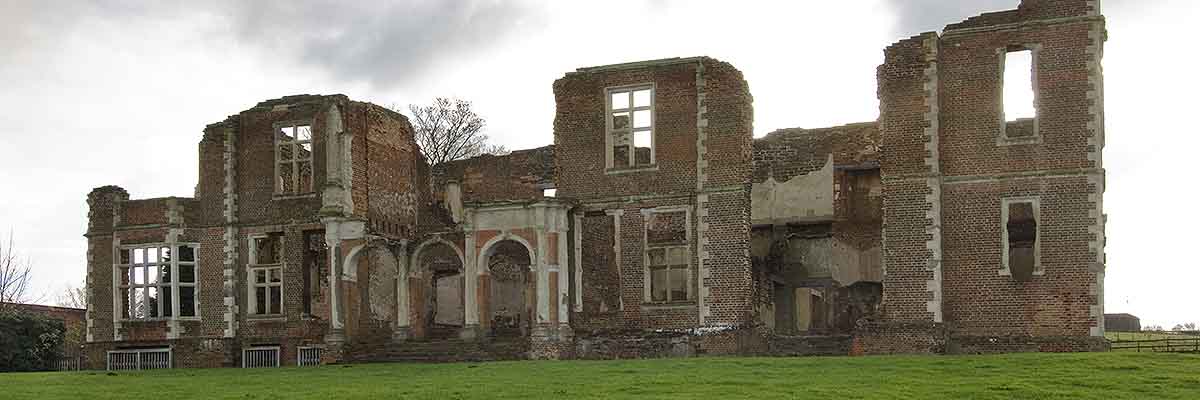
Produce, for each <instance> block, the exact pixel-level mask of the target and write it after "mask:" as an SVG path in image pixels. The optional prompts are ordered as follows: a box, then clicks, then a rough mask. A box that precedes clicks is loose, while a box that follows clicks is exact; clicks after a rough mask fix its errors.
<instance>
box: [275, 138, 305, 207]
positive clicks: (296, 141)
mask: <svg viewBox="0 0 1200 400" xmlns="http://www.w3.org/2000/svg"><path fill="white" fill-rule="evenodd" d="M312 142H313V136H312V127H311V126H309V125H301V124H284V125H276V128H275V193H276V194H279V195H297V194H306V193H312V192H313V144H312Z"/></svg>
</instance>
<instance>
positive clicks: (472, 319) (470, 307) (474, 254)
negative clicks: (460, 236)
mask: <svg viewBox="0 0 1200 400" xmlns="http://www.w3.org/2000/svg"><path fill="white" fill-rule="evenodd" d="M471 217H474V215H471ZM468 228H469V226H468ZM465 235H466V237H465V239H464V241H463V243H464V246H463V257H464V258H466V259H465V260H463V314H464V315H463V330H462V332H460V333H459V337H460V338H462V339H464V340H475V339H478V338H479V336H480V335H479V333H480V332H479V299H478V296H477V295H478V290H479V289H478V288H479V275H480V274H481V271H484V270H485V269H486V267H484V266H483V265H480V263H484V262H487V260H483V259H481V258H483V257H480V255H479V251H478V249H476V248H475V232H473V231H471V230H467V232H466V233H465Z"/></svg>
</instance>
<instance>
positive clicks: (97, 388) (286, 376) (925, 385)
mask: <svg viewBox="0 0 1200 400" xmlns="http://www.w3.org/2000/svg"><path fill="white" fill-rule="evenodd" d="M715 397H720V398H812V399H964V398H970V399H1013V398H1019V399H1079V398H1094V399H1147V398H1153V399H1197V398H1200V356H1196V355H1183V354H1133V353H1106V354H1013V355H999V356H900V357H856V358H851V357H839V358H696V359H667V360H630V361H570V362H553V361H537V362H534V361H530V362H501V363H482V364H371V365H365V364H364V365H351V366H327V367H320V368H306V369H299V368H283V369H258V370H245V369H203V370H197V369H177V370H164V371H148V372H142V373H117V374H112V375H110V374H107V373H105V372H103V371H95V372H86V371H85V372H69V373H20V374H0V398H5V399H8V398H17V399H60V398H61V399H89V400H91V399H116V398H151V399H192V398H195V399H211V398H225V399H235V398H236V399H289V400H291V399H330V398H416V399H459V398H463V399H496V398H508V399H526V400H529V399H577V398H587V399H592V398H596V399H603V398H669V399H697V398H715Z"/></svg>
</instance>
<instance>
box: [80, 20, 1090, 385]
mask: <svg viewBox="0 0 1200 400" xmlns="http://www.w3.org/2000/svg"><path fill="white" fill-rule="evenodd" d="M1106 37H1107V33H1106V31H1105V20H1104V18H1103V16H1102V15H1101V14H1100V10H1099V2H1098V1H1089V0H1058V1H1048V0H1024V1H1021V2H1020V4H1019V5H1018V7H1017V8H1016V9H1015V10H1011V11H1003V12H997V13H988V14H983V15H980V16H977V17H974V18H970V19H968V20H966V21H964V22H961V23H957V24H952V25H949V26H947V27H946V29H945V31H944V32H943V33H941V34H938V33H932V32H930V33H922V34H919V35H916V36H913V37H911V38H908V39H904V40H901V41H898V42H896V43H894V44H892V45H890V46H888V47H887V48H886V49H885V50H884V61H883V63H882V64H881V65H880V66H879V67H878V70H877V76H876V78H877V80H878V100H879V106H880V117H879V119H878V120H877V121H872V122H866V123H858V124H850V125H845V126H840V127H833V128H825V129H785V130H781V131H778V132H776V133H772V134H771V135H768V136H766V137H764V138H760V139H754V138H753V137H752V132H753V97H752V95H751V93H750V89H749V83H748V82H747V81H746V80H745V79H744V77H743V76H742V74H741V72H739V71H738V70H737V69H736V68H734V66H733V65H731V64H729V63H727V62H723V61H720V60H716V59H712V58H708V57H695V58H672V59H663V60H651V61H643V62H636V63H628V64H617V65H609V66H600V67H591V68H581V69H579V70H576V71H572V72H569V73H567V74H565V75H564V76H563V77H562V78H560V79H558V80H556V81H555V82H554V85H553V95H554V96H555V105H556V108H555V117H554V121H553V127H554V132H553V144H552V145H550V146H546V147H541V148H536V149H531V150H521V151H515V152H513V153H511V154H509V155H504V156H490V155H489V156H482V157H478V158H473V159H469V160H460V161H454V162H450V163H446V164H444V165H438V166H430V165H429V164H428V163H427V162H426V160H425V159H424V157H423V156H422V155H421V154H420V149H419V148H418V147H417V145H416V142H415V140H414V139H413V128H412V126H411V125H410V124H409V122H408V120H407V118H405V117H404V116H403V115H400V114H397V113H395V112H392V111H390V110H388V109H386V108H383V107H379V106H377V105H374V104H370V103H363V102H356V101H353V100H351V99H349V98H347V97H346V96H343V95H330V96H321V95H297V96H288V97H283V98H279V99H273V100H268V101H264V102H262V103H259V104H257V105H255V106H254V107H251V108H249V109H247V110H245V111H243V112H240V113H238V114H235V115H232V116H229V117H227V118H225V119H224V120H222V121H221V122H218V123H215V124H212V125H209V126H208V127H206V128H205V130H204V134H203V137H202V140H201V141H200V143H199V146H198V147H199V167H200V168H199V172H200V173H199V181H198V183H197V185H196V190H195V193H194V194H193V195H192V197H171V198H161V199H131V198H130V195H129V193H127V192H126V191H125V190H124V189H121V188H119V187H115V186H104V187H99V188H96V189H95V190H93V191H92V192H91V193H89V194H88V196H87V203H88V206H89V213H88V231H87V233H86V235H85V236H86V237H87V239H88V245H87V260H88V266H87V271H88V272H87V277H86V281H87V286H88V294H87V295H88V299H89V308H88V310H87V312H86V317H85V319H86V327H87V328H86V331H87V340H88V344H87V357H88V360H89V363H90V365H91V366H92V367H94V368H104V366H105V359H106V353H107V352H108V351H112V350H119V349H131V348H147V347H156V346H163V347H170V348H171V349H172V352H173V357H174V365H175V366H176V367H220V366H225V367H231V366H239V365H240V363H241V357H242V351H243V350H244V349H245V348H247V347H254V346H264V345H269V346H279V347H280V356H281V363H282V364H285V365H290V363H294V362H295V359H296V357H297V354H298V352H299V349H300V348H302V347H303V348H312V347H315V348H320V349H322V350H323V356H322V361H323V362H325V363H338V362H355V361H383V360H414V359H424V360H430V361H439V360H440V361H453V360H475V359H514V358H547V359H562V358H585V359H607V358H640V357H686V356H695V355H725V354H744V355H749V354H756V355H780V356H797V355H836V354H848V355H860V354H895V353H992V352H1013V351H1096V350H1104V349H1106V348H1107V342H1105V341H1104V339H1103V333H1104V325H1103V297H1104V268H1105V256H1104V245H1105V233H1104V231H1105V219H1106V216H1105V215H1104V213H1103V194H1104V190H1105V183H1104V182H1105V179H1104V177H1105V175H1104V169H1103V157H1102V150H1103V147H1104V129H1103V126H1104V103H1103V102H1104V90H1103V89H1104V86H1103V71H1102V66H1101V61H1102V58H1103V46H1104V42H1105V39H1106ZM1014 48H1032V49H1036V55H1037V57H1036V60H1035V62H1036V66H1037V67H1036V68H1035V71H1036V72H1037V79H1035V82H1036V87H1035V89H1036V90H1037V93H1038V114H1037V119H1036V120H1030V121H1020V122H1017V123H1012V124H1010V123H1008V122H1007V121H1003V120H1002V119H1003V112H1002V110H1003V105H1002V100H1001V95H1002V88H1001V77H1002V76H1003V71H1002V65H1003V63H1002V62H1001V60H1002V58H1001V57H1003V56H1004V53H1005V52H1006V51H1008V50H1010V49H1014ZM633 86H638V87H641V86H650V87H652V88H653V93H654V94H653V96H654V97H653V99H654V102H653V104H654V111H653V112H654V136H653V141H654V145H653V148H654V152H655V153H654V160H655V163H654V164H653V165H649V166H639V167H638V168H629V167H618V168H615V169H610V168H607V165H606V153H607V152H609V151H610V150H611V149H608V148H606V147H607V143H608V139H607V137H606V135H608V131H607V127H608V123H607V122H606V120H607V118H609V117H610V116H608V115H606V114H605V113H606V111H605V110H607V108H606V101H607V100H606V97H607V96H606V90H608V89H610V88H617V87H633ZM282 123H288V124H307V125H310V126H311V127H312V135H313V141H312V151H313V153H312V154H313V163H312V169H313V171H312V172H313V173H312V175H313V176H312V179H313V192H312V193H301V194H298V195H297V194H284V193H276V190H275V185H276V183H275V182H276V181H277V179H278V178H277V177H278V174H277V173H278V171H277V170H276V153H275V140H276V136H275V135H274V134H272V132H274V131H275V128H276V126H278V124H282ZM1018 128H1019V131H1018ZM827 166H831V167H832V171H833V172H832V174H833V175H832V179H831V180H832V182H833V185H834V187H833V188H832V189H831V190H830V191H829V192H830V193H832V198H828V199H826V198H822V199H821V201H827V202H830V204H829V205H828V207H827V208H821V209H828V210H832V211H831V212H830V215H789V216H783V217H784V218H775V219H772V220H770V221H766V222H760V221H758V220H755V221H754V222H753V223H754V224H755V225H754V226H752V221H751V213H752V209H754V208H753V207H752V206H753V205H754V204H753V200H752V192H754V191H756V190H758V189H756V185H760V184H764V183H766V182H768V181H770V182H776V183H779V184H781V185H782V184H783V183H785V182H791V181H793V180H794V179H798V178H805V179H808V178H811V177H814V176H816V175H814V174H825V173H830V172H828V171H829V170H830V168H827ZM829 181H830V180H825V181H823V182H829ZM797 182H799V181H797ZM804 182H808V181H804ZM451 186H455V187H456V190H457V191H458V192H457V195H451V192H450V191H449V190H448V189H447V188H449V187H451ZM551 188H554V189H557V194H556V197H557V198H554V199H549V198H544V197H543V194H544V190H545V189H551ZM754 193H757V192H754ZM822 193H824V192H822ZM1009 198H1035V199H1037V201H1038V203H1037V204H1038V205H1039V210H1038V215H1039V218H1040V220H1039V221H1037V222H1038V227H1039V236H1038V239H1037V240H1038V245H1039V246H1040V251H1041V253H1040V265H1039V268H1038V271H1039V273H1038V274H1036V275H1035V276H1034V277H1033V278H1032V279H1031V280H1029V281H1024V282H1018V281H1016V280H1014V279H1013V278H1012V276H1011V275H1006V274H1005V273H1004V269H1003V267H1002V265H1001V264H1002V255H1003V254H1004V252H1005V251H1006V250H1005V244H1004V243H1002V242H1001V232H1002V229H1003V226H1004V221H1001V220H1000V218H1001V203H1002V201H1004V199H1009ZM456 207H457V208H456ZM754 212H755V213H757V211H754ZM455 213H459V214H461V215H459V214H455ZM755 215H757V214H755ZM759 225H762V226H759ZM752 229H753V230H754V232H755V233H754V235H755V236H754V237H761V238H766V239H771V238H772V237H773V236H772V235H776V236H777V235H792V236H797V235H799V237H804V238H816V239H822V238H832V239H833V240H832V242H833V243H836V245H835V246H836V247H835V249H834V254H835V255H837V257H832V258H830V260H831V261H829V263H830V265H822V266H821V268H820V269H821V270H829V271H835V272H836V271H839V270H840V269H845V268H848V266H850V265H852V263H856V264H853V265H864V266H866V267H863V268H866V270H864V271H862V272H861V273H856V274H855V275H853V276H852V277H851V278H852V280H854V281H857V282H861V283H863V284H862V285H859V286H850V283H852V282H846V284H845V285H843V284H841V283H839V282H837V281H836V279H833V280H830V279H829V278H821V279H825V280H823V281H821V280H816V279H813V278H812V277H806V278H804V279H807V280H805V283H804V284H806V285H810V286H811V285H816V286H811V287H820V288H826V289H829V290H831V291H830V292H829V293H835V292H836V293H843V294H844V293H852V292H855V291H859V290H860V289H861V292H862V293H868V292H870V293H874V296H868V297H869V298H867V297H864V298H856V297H854V296H852V295H841V294H839V295H837V296H830V297H831V298H833V299H830V300H829V301H830V302H831V303H830V306H831V307H835V308H836V309H834V310H832V311H830V312H829V314H830V315H834V316H837V317H838V318H842V319H845V320H844V321H843V320H838V321H836V324H833V325H834V326H835V327H836V329H832V330H827V331H825V332H816V331H813V332H808V333H807V334H804V333H803V332H802V334H801V335H795V336H782V335H777V334H776V333H775V331H774V328H773V326H774V325H773V324H774V323H775V322H776V321H775V319H774V317H775V315H774V314H773V313H775V312H776V311H774V310H778V309H779V308H778V307H783V305H782V304H776V303H780V302H782V301H784V300H780V299H783V298H784V297H778V296H779V293H778V291H777V289H776V287H775V286H774V285H775V283H773V281H772V279H776V278H772V277H773V276H776V277H777V276H778V275H772V274H774V273H776V272H778V271H771V270H765V269H764V268H769V267H770V266H771V265H773V264H770V263H771V262H774V261H769V260H765V258H764V260H765V261H764V260H759V258H763V257H759V256H760V255H756V256H755V257H756V258H755V262H754V263H752V262H751V260H752V257H751V250H752V249H751V247H752V241H751V238H752V234H751V230H752ZM814 232H815V233H814ZM268 234H269V235H277V236H278V237H279V238H280V240H281V241H282V242H281V244H282V246H281V247H282V252H281V268H282V270H283V278H282V294H283V296H282V308H283V312H282V314H280V315H268V316H251V315H247V313H246V311H247V310H249V309H250V307H249V305H250V303H249V302H250V301H253V296H252V291H251V290H250V288H248V287H247V285H248V283H249V282H250V281H251V280H252V278H253V277H252V276H250V275H249V274H248V269H247V265H248V263H249V262H250V261H251V260H250V259H249V257H250V249H249V246H250V240H251V238H252V237H255V236H257V235H268ZM306 238H323V240H324V243H323V244H324V246H323V247H322V246H318V247H321V248H322V249H323V250H322V253H320V254H322V257H328V258H327V259H320V260H312V259H311V257H309V256H306V255H305V254H310V253H306V252H307V251H309V249H306V248H305V246H306V245H305V243H306ZM504 238H507V239H506V240H509V241H511V242H512V243H517V242H522V246H520V247H524V246H530V248H529V250H530V255H531V256H532V257H530V260H531V261H530V263H531V264H533V265H531V269H530V272H529V276H528V282H527V284H526V287H525V288H523V289H522V288H518V289H516V290H518V291H522V290H523V292H522V293H521V294H519V295H524V296H525V297H524V298H523V299H520V300H522V303H521V304H525V305H526V307H527V308H526V309H525V310H516V311H511V310H510V315H515V316H517V319H518V320H520V319H521V318H525V321H526V325H523V326H524V327H525V328H524V330H520V335H518V336H516V337H500V336H496V335H495V332H494V331H493V330H492V325H493V324H492V321H490V320H484V321H475V320H472V319H471V318H464V319H463V321H464V325H463V326H441V325H435V324H433V321H434V318H432V316H433V315H434V313H435V311H433V309H432V307H433V305H434V304H435V303H436V302H437V301H443V302H453V303H457V302H461V305H462V306H461V307H459V308H457V309H463V310H467V311H464V313H467V314H468V315H470V314H471V313H473V312H475V310H476V308H477V309H478V310H481V311H480V312H483V313H487V315H488V317H486V318H490V316H491V314H490V310H491V309H490V308H489V307H491V305H492V303H491V302H492V299H491V297H492V296H493V294H492V292H491V291H490V289H489V287H490V285H491V284H492V283H493V282H492V280H490V279H488V276H487V274H488V271H487V270H486V268H484V269H482V270H481V269H479V267H478V265H479V263H481V262H486V260H485V259H483V258H482V257H485V256H488V254H484V253H483V251H484V250H485V244H486V243H488V242H489V240H491V239H504ZM648 241H649V242H666V241H669V242H679V243H680V244H682V245H683V246H685V248H686V249H687V257H686V259H687V262H688V269H687V283H686V284H687V287H688V294H689V295H688V297H687V298H686V299H677V301H673V302H671V303H656V302H654V301H652V299H651V298H650V296H649V295H648V293H650V288H649V287H648V285H652V284H653V282H651V279H650V277H649V276H648V275H649V270H648V268H647V260H648V258H647V254H646V249H647V247H646V246H647V243H648ZM768 242H769V240H768ZM174 243H190V244H198V245H199V248H200V250H199V253H198V254H197V263H198V266H199V270H198V271H197V281H198V287H199V289H198V294H197V301H198V304H199V312H198V315H197V316H196V317H195V318H176V319H169V318H166V319H152V320H128V319H125V318H122V316H121V312H120V309H121V307H122V303H123V302H124V299H121V298H119V296H118V295H116V294H115V289H116V288H115V287H114V284H115V283H116V282H117V281H118V280H117V278H116V277H115V272H114V269H115V265H114V263H116V262H117V260H115V255H116V254H117V251H118V250H119V249H121V248H122V247H124V246H137V245H146V246H150V245H169V244H174ZM429 243H438V246H425V247H427V248H429V249H430V251H431V252H434V251H437V252H438V253H436V254H434V253H429V254H425V255H414V254H413V253H414V252H415V251H417V249H419V248H423V247H422V246H421V245H422V244H429ZM319 244H320V243H318V245H319ZM510 244H511V243H510ZM576 249H578V250H576ZM766 250H767V249H766V248H764V249H763V251H766ZM567 253H569V254H567ZM435 255H436V256H437V257H434V256H435ZM846 255H852V256H853V257H854V258H852V259H851V258H844V257H843V258H838V257H842V256H845V257H850V256H846ZM318 258H320V257H318ZM433 259H438V260H440V261H437V262H436V263H440V264H438V265H442V266H443V267H444V266H450V265H453V266H454V267H453V268H451V270H452V271H451V270H445V271H443V270H438V271H436V272H437V273H439V274H446V273H454V272H456V271H457V272H458V273H461V274H462V276H464V277H465V278H463V281H462V285H461V289H459V290H460V292H457V293H455V294H451V295H448V297H439V296H446V295H444V294H443V295H438V294H437V293H436V292H437V290H435V287H434V286H432V283H431V282H433V281H432V276H433V274H434V272H435V271H434V269H432V268H433V266H431V263H435V262H434V261H430V260H433ZM456 259H457V260H456ZM443 264H445V265H443ZM439 268H440V267H439ZM454 268H457V269H454ZM443 269H444V268H443ZM471 274H476V275H471ZM305 282H308V284H309V285H310V286H309V287H308V290H310V291H311V294H310V297H309V298H307V299H306V298H305V297H304V295H303V293H304V292H305V290H306V289H305V286H304V285H305ZM814 282H815V283H814ZM426 285H428V286H429V287H425V286H426ZM880 287H881V288H882V289H879V288H880ZM837 290H840V292H837ZM872 290H873V291H872ZM880 291H881V292H882V294H881V295H880V294H879V293H880ZM468 292H470V293H468ZM806 293H807V292H806ZM855 293H856V292H855ZM786 298H787V299H791V298H792V296H791V295H790V294H789V296H787V297H786ZM508 300H514V299H508ZM306 301H308V302H310V303H311V306H312V307H311V312H308V313H306V312H305V311H304V309H303V305H304V303H305V302H306ZM497 301H498V300H497ZM787 301H791V300H787ZM514 304H516V303H515V302H514ZM473 307H474V308H473ZM789 307H790V306H789ZM476 319H477V318H476ZM528 321H535V322H536V323H534V324H529V323H528ZM806 326H807V325H806ZM456 343H457V344H461V345H455V344H456ZM466 343H470V344H466ZM455 349H461V351H458V350H455Z"/></svg>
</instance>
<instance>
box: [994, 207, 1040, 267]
mask: <svg viewBox="0 0 1200 400" xmlns="http://www.w3.org/2000/svg"><path fill="white" fill-rule="evenodd" d="M1020 203H1030V204H1032V205H1033V220H1034V222H1036V223H1037V230H1036V232H1035V236H1034V242H1033V276H1042V275H1045V274H1046V270H1045V269H1044V268H1043V267H1042V231H1043V230H1044V229H1045V226H1044V225H1043V224H1042V200H1041V198H1039V197H1037V196H1024V197H1005V198H1002V199H1000V252H1001V256H1000V257H1001V264H1000V276H1012V269H1011V268H1009V264H1008V252H1009V247H1008V207H1009V205H1010V204H1020Z"/></svg>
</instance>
